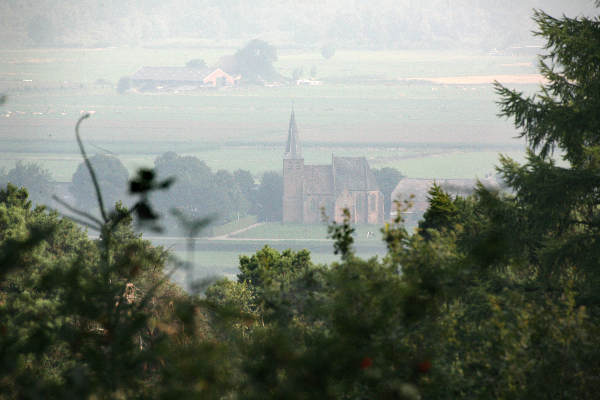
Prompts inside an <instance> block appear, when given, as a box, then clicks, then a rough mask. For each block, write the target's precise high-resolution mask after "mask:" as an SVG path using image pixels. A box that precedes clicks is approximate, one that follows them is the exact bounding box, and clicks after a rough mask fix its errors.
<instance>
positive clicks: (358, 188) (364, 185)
mask: <svg viewBox="0 0 600 400" xmlns="http://www.w3.org/2000/svg"><path fill="white" fill-rule="evenodd" d="M344 208H347V209H348V210H349V211H350V215H351V222H353V223H365V224H381V223H383V215H384V213H383V194H382V193H381V192H380V191H379V187H378V186H377V182H376V180H375V175H374V174H373V172H372V171H371V168H369V163H368V162H367V159H366V158H364V157H335V156H333V155H332V156H331V165H306V164H304V158H302V148H301V146H300V137H299V134H298V127H297V125H296V118H295V115H294V110H293V109H292V114H291V116H290V124H289V128H288V138H287V144H286V147H285V154H284V156H283V222H284V223H286V222H295V223H306V224H308V223H317V222H321V209H324V210H325V214H326V215H327V216H328V217H329V218H333V219H334V220H335V221H337V222H341V221H342V220H343V210H344Z"/></svg>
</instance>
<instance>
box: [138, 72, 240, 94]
mask: <svg viewBox="0 0 600 400" xmlns="http://www.w3.org/2000/svg"><path fill="white" fill-rule="evenodd" d="M238 80H239V77H233V76H231V75H229V74H228V73H227V72H225V71H223V70H222V69H220V68H217V69H210V68H206V69H198V68H189V67H142V68H140V69H139V70H138V71H137V72H136V73H135V74H133V75H132V76H131V84H132V86H134V87H137V88H140V89H142V90H168V89H182V90H185V89H188V90H192V89H197V88H200V87H220V86H234V85H236V84H237V82H238Z"/></svg>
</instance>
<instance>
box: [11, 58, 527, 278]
mask: <svg viewBox="0 0 600 400" xmlns="http://www.w3.org/2000/svg"><path fill="white" fill-rule="evenodd" d="M234 50H235V49H231V48H225V49H215V48H209V49H200V48H193V49H185V48H178V49H148V48H107V49H29V50H0V93H6V94H7V95H8V101H7V103H6V104H5V105H3V106H2V108H0V169H1V168H4V169H10V168H12V167H13V166H14V165H15V163H16V162H17V161H19V160H23V161H25V162H37V163H39V164H40V165H41V166H43V167H44V168H47V169H48V170H49V171H50V172H51V173H52V175H53V177H54V179H55V180H57V181H60V182H69V181H70V180H71V177H72V175H73V173H74V171H75V169H76V168H77V166H78V164H79V163H80V162H81V157H80V155H79V153H78V149H77V147H76V143H75V141H74V132H73V128H74V125H75V122H76V121H77V119H78V118H79V117H80V115H81V114H82V113H83V112H92V113H93V115H92V117H91V118H90V119H88V120H86V121H85V123H84V125H83V128H82V133H83V137H84V141H85V143H86V145H87V148H88V152H89V153H91V154H94V153H110V154H115V155H117V156H118V157H119V158H120V159H121V160H122V162H123V163H124V164H125V166H126V167H127V168H128V170H129V171H130V173H131V174H132V173H134V172H135V170H136V169H137V168H139V167H142V166H152V165H153V161H154V159H155V158H156V157H157V156H158V155H160V154H162V153H164V152H166V151H175V152H177V153H178V154H183V155H193V156H196V157H198V158H199V159H201V160H204V161H205V162H206V163H207V164H208V165H209V166H210V167H211V168H213V169H214V170H218V169H226V170H229V171H233V170H235V169H238V168H241V169H247V170H250V171H251V173H252V174H253V175H254V176H255V177H256V178H257V179H258V178H259V177H260V175H261V174H262V173H263V172H265V171H269V170H276V171H279V170H280V169H281V166H282V161H281V160H282V153H283V147H284V143H285V140H286V135H287V126H288V118H289V113H290V109H291V105H292V102H293V103H294V108H295V111H296V117H297V121H298V125H299V128H300V136H301V140H302V142H303V150H304V158H305V161H306V163H309V164H329V163H330V162H331V156H332V154H335V155H336V156H365V157H367V159H368V160H369V163H370V164H371V166H372V167H373V168H382V167H388V166H389V167H394V168H397V169H399V170H400V171H401V172H402V173H403V174H404V175H406V176H408V177H412V178H474V177H483V176H485V175H486V174H489V173H492V172H493V171H494V165H496V164H497V159H498V153H504V154H507V155H509V156H511V157H513V158H515V159H517V160H522V159H523V156H524V154H523V150H522V149H523V142H522V141H521V140H515V139H514V137H515V136H516V135H517V132H516V131H515V130H514V128H513V127H512V126H511V124H510V122H509V121H505V120H501V119H499V118H498V117H497V112H498V108H497V105H496V104H495V101H496V100H497V97H496V94H495V93H494V90H493V88H492V86H491V85H489V84H487V85H439V84H432V83H428V82H424V81H414V80H410V79H425V78H435V77H442V76H470V75H491V74H529V73H534V72H535V68H534V66H535V62H534V60H533V59H532V58H531V57H528V56H489V55H487V54H484V53H468V52H458V53H457V52H452V53H450V52H443V51H442V52H434V51H418V50H414V51H344V50H339V51H338V52H337V53H336V55H335V56H334V57H333V58H332V59H330V60H324V59H323V58H322V57H321V55H320V54H319V52H318V51H316V50H315V51H300V50H294V49H283V50H281V51H280V52H279V60H278V61H277V63H276V65H275V66H276V68H277V69H278V70H279V72H280V73H281V74H282V75H285V76H290V75H291V73H292V71H293V70H294V69H296V68H299V67H302V68H303V69H304V71H309V70H310V69H311V68H312V67H313V66H314V67H315V68H316V70H317V75H316V78H317V79H320V80H322V81H323V85H321V86H314V87H298V86H281V87H258V86H246V87H238V88H233V89H222V90H202V91H193V92H189V93H188V92H186V93H160V94H157V93H155V94H135V93H128V94H125V95H119V94H117V93H116V90H115V88H114V85H115V84H116V82H117V80H118V79H119V78H121V77H122V76H127V75H131V74H133V73H134V72H135V71H136V70H137V69H138V68H139V67H141V66H144V65H146V66H164V65H184V64H185V62H186V61H188V60H190V59H192V58H204V59H205V60H206V61H207V62H208V63H209V64H212V63H215V62H216V61H217V60H218V58H219V57H221V56H223V55H225V54H230V53H232V52H233V51H234ZM513 86H514V87H516V88H518V89H519V90H522V91H525V92H531V91H533V90H535V89H536V86H535V85H513ZM253 222H254V220H251V219H243V220H242V221H240V223H238V224H235V226H234V225H231V226H224V227H215V228H214V229H213V232H212V234H213V235H219V234H226V233H228V232H231V231H235V230H237V229H240V228H242V227H245V226H248V225H250V224H252V223H253ZM367 231H372V232H375V234H376V236H375V238H369V239H367V238H366V232H367ZM325 236H326V229H325V227H324V226H323V225H309V226H300V225H297V226H291V225H281V224H267V225H261V226H259V227H256V228H254V229H251V230H249V231H246V232H243V233H240V234H238V235H237V236H236V239H237V240H228V241H207V240H204V241H203V240H200V241H198V243H197V248H196V251H195V253H194V257H193V259H194V265H195V276H200V277H201V276H207V275H212V274H218V275H222V274H234V273H235V271H236V268H237V260H238V255H239V254H252V253H253V252H255V251H256V250H257V249H259V248H261V247H262V246H263V245H264V244H265V243H267V244H269V245H272V246H273V247H275V248H277V249H279V250H282V249H284V248H288V247H290V248H293V249H296V250H298V249H302V248H308V249H310V251H311V252H312V254H313V259H314V260H315V261H317V262H327V263H329V262H332V261H334V260H336V259H337V258H336V256H334V255H333V252H332V243H331V241H326V240H324V239H325ZM275 238H277V239H279V240H277V241H273V240H270V239H275ZM306 239H310V240H306ZM314 239H317V240H314ZM356 240H357V253H358V254H359V255H361V256H363V257H370V256H373V255H376V254H383V253H384V246H383V244H382V243H381V242H380V240H379V227H370V226H359V227H357V233H356ZM163 242H164V241H160V240H159V242H158V244H165V245H167V246H168V247H170V246H171V245H173V246H175V247H174V251H175V252H176V253H177V254H178V255H180V256H183V257H188V255H186V254H187V253H185V252H184V251H183V247H182V246H183V245H182V244H181V243H180V242H177V243H168V242H166V243H163ZM179 274H180V273H179ZM177 276H181V275H177ZM178 279H179V278H178Z"/></svg>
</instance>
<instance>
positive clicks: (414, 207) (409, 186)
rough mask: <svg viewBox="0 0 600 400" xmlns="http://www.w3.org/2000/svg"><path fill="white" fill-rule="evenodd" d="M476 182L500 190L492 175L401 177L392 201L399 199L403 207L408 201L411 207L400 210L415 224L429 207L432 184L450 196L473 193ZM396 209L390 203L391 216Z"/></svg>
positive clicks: (396, 211)
mask: <svg viewBox="0 0 600 400" xmlns="http://www.w3.org/2000/svg"><path fill="white" fill-rule="evenodd" d="M477 182H480V183H481V184H482V185H483V186H485V187H486V188H488V189H491V190H500V188H501V187H500V183H499V182H498V181H497V180H496V178H495V177H493V176H490V177H486V178H484V179H480V180H477V179H418V178H402V179H401V180H400V182H398V185H396V188H394V190H393V191H392V201H400V205H401V206H402V207H405V204H404V201H409V202H410V206H411V207H410V208H407V209H402V210H400V212H401V213H402V214H403V215H404V219H405V221H406V222H408V224H409V225H416V224H417V223H418V221H419V220H420V219H422V218H423V214H424V213H425V211H427V209H428V208H429V198H428V197H429V189H431V187H432V186H433V185H434V184H438V185H439V186H440V187H441V188H442V189H443V190H444V191H446V192H448V193H450V194H451V195H452V196H462V197H466V196H469V195H471V194H473V192H474V191H475V187H476V185H477ZM398 211H399V210H398V209H397V205H396V203H394V204H392V211H391V215H392V217H395V216H396V215H398Z"/></svg>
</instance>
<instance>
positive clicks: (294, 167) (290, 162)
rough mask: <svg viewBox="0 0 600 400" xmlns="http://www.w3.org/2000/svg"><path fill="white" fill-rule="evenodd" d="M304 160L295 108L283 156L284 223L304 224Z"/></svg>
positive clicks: (291, 116)
mask: <svg viewBox="0 0 600 400" xmlns="http://www.w3.org/2000/svg"><path fill="white" fill-rule="evenodd" d="M303 186H304V159H303V158H302V149H301V147H300V137H299V135H298V126H296V117H295V115H294V108H292V114H291V115H290V126H289V128H288V138H287V144H286V146H285V154H284V156H283V222H303V215H302V209H303V207H302V200H303V199H302V197H303V189H304V188H303Z"/></svg>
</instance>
